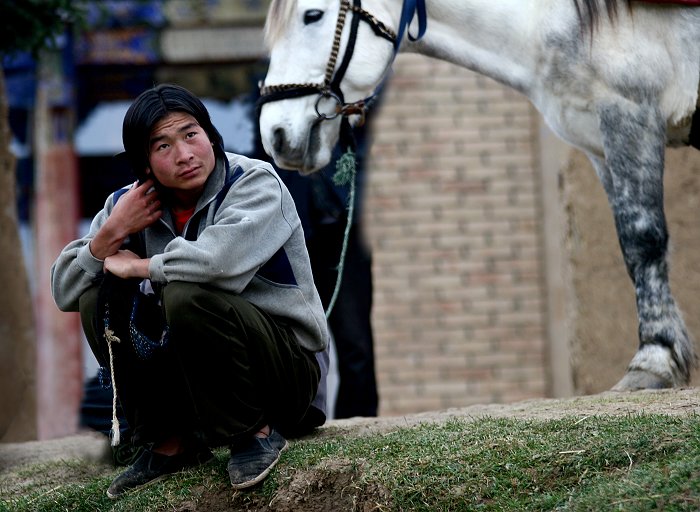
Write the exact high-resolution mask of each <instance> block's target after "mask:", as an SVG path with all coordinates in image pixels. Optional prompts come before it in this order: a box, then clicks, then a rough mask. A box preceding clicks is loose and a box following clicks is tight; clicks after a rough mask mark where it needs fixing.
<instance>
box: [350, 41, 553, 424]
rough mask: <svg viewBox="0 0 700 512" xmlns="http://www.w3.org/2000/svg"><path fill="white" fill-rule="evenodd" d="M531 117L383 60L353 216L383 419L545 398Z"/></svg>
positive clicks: (434, 65)
mask: <svg viewBox="0 0 700 512" xmlns="http://www.w3.org/2000/svg"><path fill="white" fill-rule="evenodd" d="M536 115H537V114H536V113H535V111H534V110H533V108H532V107H531V106H530V104H529V103H528V101H527V100H526V99H525V98H524V97H523V96H521V95H520V94H518V93H516V92H514V91H513V90H511V89H509V88H506V87H503V86H501V85H500V84H497V83H495V82H493V81H491V80H490V79H487V78H485V77H482V76H480V75H477V74H475V73H472V72H469V71H467V70H464V69H462V68H459V67H456V66H453V65H451V64H447V63H444V62H441V61H437V60H433V59H428V58H426V57H423V56H418V55H401V56H399V58H398V60H397V62H396V63H395V66H394V76H393V78H392V80H391V83H390V87H389V88H388V90H387V93H386V95H385V98H384V102H383V105H382V108H381V112H380V114H379V115H378V116H377V117H376V119H375V123H374V132H373V140H374V144H373V146H372V152H371V159H370V163H369V176H368V180H367V189H366V202H365V210H364V220H365V226H366V234H367V238H368V241H369V243H370V245H371V247H372V251H373V259H374V282H375V297H374V313H373V322H374V330H375V338H376V345H375V354H376V359H377V361H376V362H377V377H378V380H379V393H380V413H381V414H382V415H396V414H404V413H412V412H420V411H426V410H438V409H445V408H449V407H460V406H466V405H469V404H474V403H492V402H512V401H517V400H521V399H526V398H532V397H541V396H545V395H546V394H547V382H548V376H547V373H546V343H545V333H546V327H545V312H544V310H545V299H544V283H543V272H542V268H541V266H542V263H541V262H542V257H541V252H542V247H541V245H542V244H541V239H542V236H541V233H540V231H539V230H540V224H541V222H540V221H539V215H540V213H539V211H540V197H539V194H540V188H539V185H538V172H537V171H536V165H537V153H536V145H537V142H536V136H535V134H536V128H535V126H536V123H535V121H534V116H536Z"/></svg>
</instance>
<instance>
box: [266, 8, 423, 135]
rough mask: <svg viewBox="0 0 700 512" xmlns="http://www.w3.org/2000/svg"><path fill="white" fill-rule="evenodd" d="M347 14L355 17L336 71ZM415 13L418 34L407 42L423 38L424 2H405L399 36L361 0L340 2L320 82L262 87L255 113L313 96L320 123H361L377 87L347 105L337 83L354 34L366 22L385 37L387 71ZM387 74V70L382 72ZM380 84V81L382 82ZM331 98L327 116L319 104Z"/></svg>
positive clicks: (355, 35) (344, 69) (349, 57)
mask: <svg viewBox="0 0 700 512" xmlns="http://www.w3.org/2000/svg"><path fill="white" fill-rule="evenodd" d="M348 11H351V12H352V13H353V14H354V16H353V17H352V21H351V22H350V35H349V38H348V44H347V46H346V48H345V54H344V55H343V59H342V61H341V62H340V65H339V66H338V69H337V71H336V69H335V67H336V63H337V61H338V53H339V51H340V39H341V36H342V33H343V28H344V27H345V21H346V18H347V13H348ZM416 13H417V14H418V35H417V36H415V37H413V36H412V35H411V34H410V33H409V34H408V37H409V39H411V40H412V41H416V40H418V39H420V38H421V37H423V34H425V30H426V20H427V16H426V9H425V0H404V4H403V8H402V11H401V20H400V22H399V33H398V34H396V33H395V32H394V31H393V30H391V29H390V28H388V27H387V26H386V25H385V24H384V23H382V22H381V21H379V20H378V19H376V18H375V17H374V16H373V15H372V14H370V13H369V12H367V11H366V10H364V9H363V8H362V1H361V0H353V3H352V4H350V0H341V2H340V10H339V11H338V20H337V22H336V25H335V36H334V38H333V46H332V48H331V55H330V57H329V59H328V63H327V64H326V71H325V76H324V79H323V82H322V83H304V84H279V85H267V86H266V85H263V86H262V87H261V88H260V98H259V99H258V101H257V108H258V110H259V109H260V108H261V107H262V105H264V104H265V103H269V102H271V101H279V100H284V99H291V98H300V97H303V96H310V95H313V94H318V99H317V100H316V103H315V104H314V109H315V110H316V115H317V116H318V120H319V121H324V120H328V119H335V118H336V117H338V116H343V117H347V116H351V115H359V116H360V122H359V124H362V123H363V122H364V118H365V114H366V112H367V108H368V107H369V106H370V105H371V103H372V102H373V100H374V99H375V97H376V94H377V92H376V91H377V90H379V89H380V88H381V87H378V88H377V89H376V90H375V92H374V93H373V94H371V95H370V96H368V97H367V98H364V99H361V100H359V101H355V102H353V103H346V102H345V97H344V95H343V91H342V90H341V89H340V83H341V82H342V81H343V78H344V77H345V72H346V71H347V69H348V66H349V65H350V60H351V59H352V55H353V52H354V50H355V42H356V40H357V31H358V28H359V26H360V21H364V22H366V23H367V24H368V25H369V27H370V28H371V29H372V31H373V32H374V33H375V35H377V36H378V37H381V38H384V39H386V40H387V41H389V42H390V43H392V44H393V46H394V55H393V57H392V58H391V60H390V62H389V64H388V65H387V70H388V69H389V67H390V66H391V63H392V62H393V61H394V59H395V58H396V54H397V53H398V50H399V46H400V44H401V40H402V39H403V34H404V32H405V31H406V29H407V27H408V26H409V25H410V23H411V20H412V19H413V16H414V14H416ZM385 75H386V71H385ZM382 82H383V81H382ZM326 99H331V100H333V101H334V102H335V104H336V105H335V110H334V111H333V112H332V113H330V114H327V113H323V112H320V111H319V107H320V105H321V103H322V102H323V101H324V100H326Z"/></svg>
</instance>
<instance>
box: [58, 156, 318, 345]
mask: <svg viewBox="0 0 700 512" xmlns="http://www.w3.org/2000/svg"><path fill="white" fill-rule="evenodd" d="M226 157H227V158H228V165H226V162H224V161H223V160H222V159H218V160H217V163H216V166H215V169H214V171H213V172H212V174H211V175H210V176H209V179H208V180H207V182H206V184H205V186H204V191H203V193H202V196H201V197H200V198H199V201H198V202H197V205H196V207H195V212H194V214H193V215H192V217H191V218H190V220H189V221H188V222H187V224H186V225H185V227H184V230H183V233H184V234H185V235H186V236H178V235H177V234H176V232H175V228H174V227H173V226H174V224H173V220H172V216H171V215H170V211H169V210H168V209H165V210H164V211H163V216H162V217H161V218H160V219H159V220H158V221H156V222H155V223H153V224H152V225H151V226H149V227H147V228H146V229H144V230H143V231H142V232H140V233H137V234H134V235H132V236H131V237H130V238H129V239H127V240H126V241H125V244H128V243H129V242H130V241H134V239H136V238H140V241H139V244H140V247H142V252H143V254H142V256H145V257H148V258H150V259H151V261H150V264H149V273H150V276H151V281H153V282H155V283H159V284H167V283H169V282H172V281H185V282H189V283H205V284H208V285H211V286H214V287H216V288H220V289H221V290H224V291H227V292H230V293H235V294H238V295H240V296H241V297H243V298H245V299H246V300H248V301H249V302H251V303H252V304H254V305H256V306H258V307H260V308H261V309H262V310H264V311H265V312H267V313H268V314H270V315H272V316H274V317H277V318H279V319H281V320H282V321H284V322H286V323H287V324H288V325H289V326H290V327H291V328H292V330H293V331H294V333H295V335H296V337H297V340H298V342H299V344H300V345H301V346H302V347H304V348H306V349H307V350H310V351H313V352H317V351H321V350H323V349H325V348H326V346H327V344H328V339H329V332H328V328H327V323H326V317H325V313H324V310H323V305H322V304H321V299H320V298H319V295H318V292H317V291H316V287H315V286H314V281H313V276H312V273H311V265H310V262H309V255H308V252H307V250H306V244H305V241H304V233H303V230H302V227H301V222H300V220H299V216H298V215H297V211H296V208H295V205H294V201H293V199H292V197H291V195H290V194H289V192H288V190H287V188H286V187H285V185H284V184H283V183H282V181H281V179H280V178H279V176H278V175H277V173H276V172H275V171H274V170H273V168H272V166H271V165H269V164H268V163H266V162H263V161H262V160H254V159H251V158H247V157H244V156H241V155H236V154H233V153H226ZM130 187H131V186H129V187H125V188H123V189H120V190H118V191H116V192H114V193H113V194H110V196H109V197H108V198H107V200H106V202H105V206H104V208H103V209H102V210H101V211H100V212H99V213H98V214H97V215H96V216H95V218H94V219H93V221H92V224H91V226H90V231H89V232H88V234H87V235H86V236H85V237H83V238H81V239H79V240H75V241H73V242H71V243H69V244H68V245H67V246H66V247H65V248H64V249H63V251H61V254H60V255H59V256H58V258H57V259H56V261H55V262H54V264H53V266H52V267H51V290H52V294H53V298H54V301H55V302H56V305H57V306H58V307H59V309H61V310H62V311H77V310H78V304H79V299H80V296H81V295H82V294H83V292H85V290H87V289H88V288H89V287H91V286H93V282H94V280H95V278H96V277H97V276H98V275H99V274H100V273H101V272H103V261H102V260H98V259H97V258H95V257H94V256H93V255H92V253H91V252H90V248H89V243H90V240H92V238H93V237H94V236H95V234H96V233H97V231H98V230H99V229H100V227H101V226H102V224H104V222H105V220H106V219H107V217H109V215H110V213H111V211H112V209H113V208H114V204H115V203H116V201H118V199H119V197H120V196H121V195H122V194H124V193H125V192H126V191H128V190H129V188H130Z"/></svg>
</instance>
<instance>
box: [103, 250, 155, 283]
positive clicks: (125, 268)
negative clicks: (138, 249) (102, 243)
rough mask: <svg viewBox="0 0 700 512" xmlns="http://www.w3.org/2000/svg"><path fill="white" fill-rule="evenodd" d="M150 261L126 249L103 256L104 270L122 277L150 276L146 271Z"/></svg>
mask: <svg viewBox="0 0 700 512" xmlns="http://www.w3.org/2000/svg"><path fill="white" fill-rule="evenodd" d="M150 262H151V260H150V258H143V259H142V258H139V256H138V254H135V253H133V252H131V251H128V250H121V251H117V252H116V253H115V254H113V255H112V256H107V257H106V258H105V263H104V270H105V272H110V273H111V274H114V275H115V276H117V277H121V278H122V279H128V278H130V277H142V278H144V279H146V278H148V277H150V275H149V273H148V264H149V263H150Z"/></svg>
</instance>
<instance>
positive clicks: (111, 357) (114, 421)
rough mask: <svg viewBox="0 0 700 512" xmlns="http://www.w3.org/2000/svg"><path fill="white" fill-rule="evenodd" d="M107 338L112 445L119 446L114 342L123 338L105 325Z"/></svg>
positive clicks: (119, 341) (118, 341)
mask: <svg viewBox="0 0 700 512" xmlns="http://www.w3.org/2000/svg"><path fill="white" fill-rule="evenodd" d="M105 340H107V348H108V349H109V373H110V378H111V380H112V446H117V445H118V444H119V442H120V441H121V431H120V429H119V418H118V417H117V383H116V381H115V380H114V354H113V353H112V342H115V343H121V340H120V339H119V338H118V337H117V336H115V334H114V331H113V330H112V329H110V328H109V327H107V326H105Z"/></svg>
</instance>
